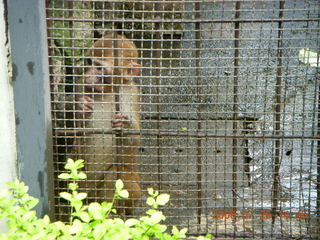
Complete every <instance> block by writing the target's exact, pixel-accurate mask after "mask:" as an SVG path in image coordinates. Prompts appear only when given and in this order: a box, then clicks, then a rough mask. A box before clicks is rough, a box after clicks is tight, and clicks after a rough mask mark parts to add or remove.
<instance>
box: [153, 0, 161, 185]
mask: <svg viewBox="0 0 320 240" xmlns="http://www.w3.org/2000/svg"><path fill="white" fill-rule="evenodd" d="M154 10H155V16H156V19H155V20H156V22H155V28H154V30H155V35H154V39H155V41H153V46H152V50H153V51H152V59H153V60H152V61H153V66H154V69H155V74H154V75H155V76H157V78H156V86H157V97H156V102H157V103H158V104H157V130H160V121H161V113H160V111H161V108H160V104H159V103H160V95H161V88H160V84H161V77H160V76H161V69H160V65H161V61H160V57H161V50H160V49H161V42H160V39H161V36H160V20H161V19H160V15H159V11H160V3H159V2H158V1H156V2H155V3H154ZM160 138H161V136H160V135H157V165H158V188H159V190H161V188H162V186H161V185H162V177H161V165H162V163H161V156H160V155H161V150H160Z"/></svg>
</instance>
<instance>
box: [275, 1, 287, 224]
mask: <svg viewBox="0 0 320 240" xmlns="http://www.w3.org/2000/svg"><path fill="white" fill-rule="evenodd" d="M284 4H285V0H279V9H280V10H279V18H280V19H281V18H282V17H283V9H284ZM282 37H283V22H282V21H279V23H278V49H277V80H276V87H275V101H276V103H275V125H274V128H275V135H276V136H279V135H280V134H281V89H282V48H283V42H282ZM280 147H281V139H277V140H276V141H275V153H274V155H275V156H274V162H273V186H272V227H273V226H274V223H275V218H276V214H275V213H276V210H277V209H278V202H279V194H280V193H279V185H280V172H279V171H280V158H281V153H280Z"/></svg>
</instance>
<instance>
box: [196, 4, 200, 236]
mask: <svg viewBox="0 0 320 240" xmlns="http://www.w3.org/2000/svg"><path fill="white" fill-rule="evenodd" d="M200 10H201V5H200V2H196V3H195V18H196V19H200V18H201V14H200ZM195 39H196V51H195V54H196V82H197V93H196V94H197V101H198V104H199V105H198V108H197V119H198V125H197V131H198V132H200V131H201V129H202V124H201V119H202V116H201V102H202V96H201V95H202V89H201V68H200V67H201V64H200V58H201V50H200V49H201V26H200V22H196V23H195ZM201 158H202V149H201V138H198V139H197V189H198V205H197V208H198V211H197V223H198V226H197V230H198V232H200V228H201V212H202V211H201V210H202V159H201Z"/></svg>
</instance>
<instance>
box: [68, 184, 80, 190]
mask: <svg viewBox="0 0 320 240" xmlns="http://www.w3.org/2000/svg"><path fill="white" fill-rule="evenodd" d="M78 187H79V184H78V183H69V184H68V188H69V189H70V190H71V191H75V190H77V189H78Z"/></svg>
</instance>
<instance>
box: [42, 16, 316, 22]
mask: <svg viewBox="0 0 320 240" xmlns="http://www.w3.org/2000/svg"><path fill="white" fill-rule="evenodd" d="M48 20H52V21H66V20H67V19H66V18H59V17H53V18H48ZM72 20H73V21H74V22H92V21H93V20H94V21H95V22H99V21H100V22H102V21H103V22H114V21H120V19H104V20H101V19H79V18H76V19H72ZM279 21H282V22H318V21H320V18H293V19H292V18H283V19H281V18H274V19H271V18H270V19H228V20H221V19H220V20H214V19H199V20H195V19H179V20H177V19H170V20H167V19H161V20H160V23H197V22H199V23H236V22H239V23H272V22H274V23H276V22H279ZM122 22H123V23H126V22H128V23H132V22H133V23H135V22H137V23H141V22H143V23H154V22H155V20H150V19H143V20H139V19H130V20H126V19H123V20H122Z"/></svg>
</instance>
